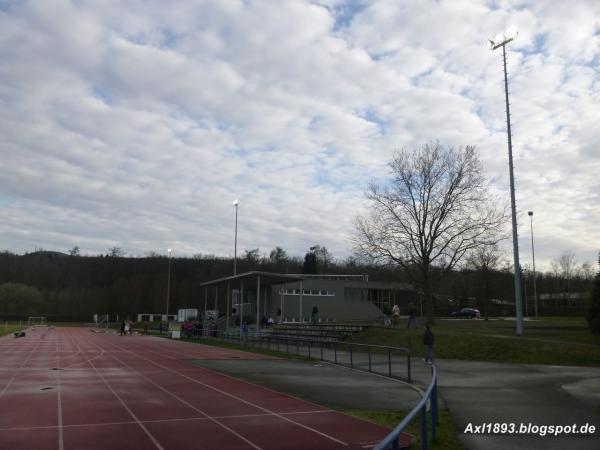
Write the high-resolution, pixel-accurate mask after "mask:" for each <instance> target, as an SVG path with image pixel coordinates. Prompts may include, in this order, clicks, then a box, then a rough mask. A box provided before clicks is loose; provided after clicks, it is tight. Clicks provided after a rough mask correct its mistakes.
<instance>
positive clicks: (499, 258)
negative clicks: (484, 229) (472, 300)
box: [467, 244, 505, 320]
mask: <svg viewBox="0 0 600 450" xmlns="http://www.w3.org/2000/svg"><path fill="white" fill-rule="evenodd" d="M504 260H505V259H504V254H503V253H502V252H501V251H500V249H499V248H498V245H496V244H493V245H486V246H480V247H477V248H475V249H474V250H473V251H472V252H471V253H470V254H469V256H468V257H467V267H470V268H472V269H474V270H476V271H477V272H478V274H479V278H480V283H481V288H482V289H481V290H482V292H481V295H482V297H483V298H482V300H483V315H484V317H485V320H488V317H489V315H488V301H489V298H490V281H491V275H492V272H493V271H495V270H496V269H497V268H498V267H499V266H500V264H502V263H503V262H504Z"/></svg>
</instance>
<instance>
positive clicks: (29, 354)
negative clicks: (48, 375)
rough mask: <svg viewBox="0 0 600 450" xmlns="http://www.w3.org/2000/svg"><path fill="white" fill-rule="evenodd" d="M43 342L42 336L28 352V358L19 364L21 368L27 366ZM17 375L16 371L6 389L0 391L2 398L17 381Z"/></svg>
mask: <svg viewBox="0 0 600 450" xmlns="http://www.w3.org/2000/svg"><path fill="white" fill-rule="evenodd" d="M41 343H42V338H41V337H40V338H39V339H38V342H37V344H36V345H35V347H33V349H31V351H30V352H29V353H28V355H27V358H25V360H24V361H23V362H22V363H21V365H20V366H19V370H20V369H22V368H24V367H25V364H27V362H28V361H29V360H30V359H31V356H32V355H33V354H34V353H35V352H36V351H37V349H38V348H39V346H40V344H41ZM16 377H17V373H15V374H14V375H13V376H12V378H11V379H10V380H9V382H8V383H7V384H6V386H4V389H2V392H0V399H2V397H3V396H4V394H5V392H6V391H7V390H8V388H9V387H10V386H11V385H12V383H13V381H15V378H16Z"/></svg>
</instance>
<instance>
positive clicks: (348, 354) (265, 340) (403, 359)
mask: <svg viewBox="0 0 600 450" xmlns="http://www.w3.org/2000/svg"><path fill="white" fill-rule="evenodd" d="M191 338H192V339H194V338H198V339H214V340H219V341H222V342H230V343H236V344H239V345H244V346H249V347H255V348H262V349H266V350H272V351H277V352H284V353H290V354H295V355H297V356H304V357H307V358H315V359H319V360H321V361H326V362H329V363H333V364H337V365H341V366H345V367H349V368H351V369H355V370H363V371H365V372H371V373H376V374H378V375H383V376H387V377H390V378H397V379H401V380H405V381H407V382H409V383H411V382H412V375H411V365H410V349H409V348H406V347H389V346H385V345H370V344H357V343H352V342H338V341H326V340H319V339H307V338H294V337H284V336H272V335H270V334H267V333H265V334H262V333H256V332H254V333H248V335H247V336H244V335H243V333H237V332H236V333H231V332H229V333H227V332H215V331H213V332H212V333H210V332H208V333H203V336H195V337H194V336H191Z"/></svg>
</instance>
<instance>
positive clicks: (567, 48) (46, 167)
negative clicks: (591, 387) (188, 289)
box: [0, 0, 600, 268]
mask: <svg viewBox="0 0 600 450" xmlns="http://www.w3.org/2000/svg"><path fill="white" fill-rule="evenodd" d="M167 5H168V6H167ZM510 26H515V27H517V28H518V29H519V31H520V35H519V37H518V38H517V39H516V40H515V41H514V42H513V43H512V44H510V48H509V60H508V69H509V77H510V89H511V94H510V95H511V108H512V109H511V113H512V120H513V134H514V137H513V144H514V158H515V174H516V187H517V208H518V211H519V233H520V248H521V260H522V263H523V264H528V263H530V261H531V250H530V241H529V239H530V235H529V232H530V227H529V217H528V216H527V211H528V210H533V211H534V216H533V217H534V233H535V239H536V241H535V242H536V262H537V263H538V264H539V265H540V266H541V267H542V268H544V265H548V263H549V262H550V261H551V260H552V259H554V258H557V257H558V256H559V255H560V254H561V253H563V252H573V253H574V254H575V255H576V257H577V261H578V262H579V263H581V262H584V261H592V262H593V261H595V260H596V255H597V251H598V249H599V248H600V233H599V232H598V231H599V226H600V159H599V157H598V155H599V148H598V146H599V145H600V144H599V143H600V126H599V124H600V77H599V69H600V2H599V1H597V0H587V1H586V0H579V1H575V0H573V1H569V2H565V1H562V0H556V1H551V0H545V1H530V2H529V1H475V0H463V1H461V0H451V1H450V0H449V1H443V0H440V1H433V0H431V1H426V0H416V1H408V0H407V1H404V0H389V1H388V0H381V1H337V0H314V1H308V0H306V1H301V0H290V1H283V0H270V1H266V0H265V1H260V0H256V1H254V0H244V1H242V0H218V1H216V0H212V1H210V0H207V1H201V0H198V1H178V2H172V3H171V2H164V1H162V0H156V1H151V0H148V1H142V0H138V1H133V0H132V1H117V0H102V1H97V0H71V1H69V0H37V1H25V0H15V1H11V0H0V61H1V62H0V250H9V251H12V252H16V253H24V252H30V251H34V250H35V249H36V248H44V249H46V250H57V251H65V252H66V251H68V249H70V248H72V247H74V246H76V245H77V246H79V247H80V248H81V251H82V253H83V254H97V253H106V252H107V251H108V249H109V248H111V247H113V246H118V247H121V248H122V249H123V250H124V251H125V252H126V253H127V254H129V255H144V254H146V253H148V252H151V251H155V252H158V253H166V249H167V248H169V247H170V248H173V249H174V251H175V254H177V255H180V256H184V255H187V256H191V255H193V254H197V253H203V254H217V255H223V256H227V255H233V235H234V217H235V212H234V207H233V206H232V201H233V200H234V199H235V198H239V201H240V204H239V235H238V236H239V246H238V248H239V249H240V252H241V251H243V250H244V249H252V248H256V247H258V248H260V249H261V252H265V253H268V251H269V250H270V249H272V248H273V247H275V246H276V245H279V246H281V247H283V248H284V249H286V250H287V251H288V253H290V254H293V255H303V254H304V253H305V252H306V250H307V249H308V247H309V246H311V245H313V244H315V243H318V244H320V245H324V246H326V247H328V248H329V249H330V251H331V252H332V253H333V254H334V256H335V257H337V258H344V257H346V256H348V255H349V254H350V253H351V243H350V242H349V238H350V235H351V233H352V230H353V226H352V223H353V219H354V217H355V216H356V215H357V214H360V213H361V212H362V211H365V206H366V204H365V200H364V190H365V187H366V185H367V183H368V182H369V181H370V180H373V179H375V180H384V179H385V178H386V176H387V168H386V163H387V161H388V160H389V159H390V158H391V156H392V155H393V153H394V151H396V150H398V149H400V148H414V147H416V146H420V145H422V144H424V143H427V142H429V141H432V140H439V141H440V142H441V143H443V144H448V145H455V146H460V145H467V144H474V145H476V146H477V147H478V149H479V152H480V155H481V158H482V160H483V162H484V166H485V170H486V174H487V176H488V177H489V179H490V180H491V181H492V186H493V190H494V191H495V192H497V193H499V194H500V195H502V196H505V198H507V199H508V196H509V191H508V185H509V182H508V156H507V146H506V125H505V112H504V91H503V75H502V59H501V56H502V55H501V53H500V52H499V51H496V52H493V53H492V52H490V51H489V49H488V48H487V47H486V40H487V39H488V38H493V37H494V35H496V34H497V33H499V32H501V31H502V30H505V29H507V28H508V27H510ZM507 248H510V241H509V242H507Z"/></svg>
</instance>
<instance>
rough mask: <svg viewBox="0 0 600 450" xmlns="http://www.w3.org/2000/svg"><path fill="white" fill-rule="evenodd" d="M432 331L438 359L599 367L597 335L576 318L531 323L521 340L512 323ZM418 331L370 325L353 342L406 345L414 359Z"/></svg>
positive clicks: (443, 325) (418, 351)
mask: <svg viewBox="0 0 600 450" xmlns="http://www.w3.org/2000/svg"><path fill="white" fill-rule="evenodd" d="M432 330H433V332H434V334H435V344H434V356H435V357H437V358H450V359H463V360H470V361H495V362H512V363H530V364H552V365H576V366H592V367H600V336H598V335H592V334H590V333H589V331H588V330H587V325H586V322H585V321H584V320H583V319H579V318H540V319H537V320H533V319H532V320H529V321H526V322H525V325H524V333H523V335H522V336H517V334H516V331H515V330H516V325H515V321H514V320H489V321H485V320H483V319H477V320H475V319H472V320H468V319H467V320H443V319H437V320H436V323H435V324H434V325H433V326H432ZM422 332H423V328H422V327H421V328H420V329H417V330H415V329H411V330H407V329H406V328H404V327H400V328H383V327H376V326H371V327H367V328H366V329H364V330H363V331H362V332H361V333H358V334H356V335H354V336H353V337H352V339H351V341H352V342H360V343H369V344H379V345H391V346H400V347H405V346H410V348H411V350H412V353H413V355H415V356H422V355H423V353H424V349H423V345H422V344H421V334H422Z"/></svg>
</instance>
